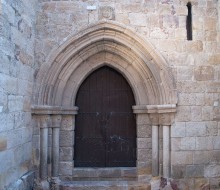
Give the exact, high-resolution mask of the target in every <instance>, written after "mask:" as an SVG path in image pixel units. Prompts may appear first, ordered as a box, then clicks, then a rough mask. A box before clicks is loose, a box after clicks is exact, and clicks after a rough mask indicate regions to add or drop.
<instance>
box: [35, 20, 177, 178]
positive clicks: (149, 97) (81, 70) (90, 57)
mask: <svg viewBox="0 0 220 190" xmlns="http://www.w3.org/2000/svg"><path fill="white" fill-rule="evenodd" d="M105 65H106V66H108V67H111V68H113V69H115V70H116V71H118V72H119V73H121V74H122V75H123V76H124V78H125V79H126V80H127V82H128V83H129V85H130V86H131V89H132V91H133V94H134V98H135V102H136V105H134V106H133V112H134V113H135V114H136V115H137V121H136V127H137V130H139V129H138V128H140V127H142V126H145V127H149V126H150V125H152V154H151V153H149V154H151V156H152V159H149V157H151V156H149V155H148V156H147V157H146V151H145V150H144V149H143V148H141V147H140V146H139V143H138V141H141V140H143V138H144V139H145V140H146V139H147V137H146V136H145V137H143V136H137V168H138V174H137V175H139V173H140V175H142V174H146V175H147V174H152V175H153V176H156V175H158V174H159V167H158V166H159V150H158V143H159V139H158V129H159V126H163V129H164V130H163V131H164V133H163V135H164V137H163V141H164V142H163V145H164V146H163V148H164V151H163V171H164V176H165V177H169V170H170V166H169V164H170V157H169V147H170V145H169V126H170V125H171V124H172V121H173V116H174V113H175V112H176V103H177V94H176V89H175V85H174V81H173V77H172V74H171V73H172V72H171V70H170V68H169V66H168V64H167V62H166V61H165V59H164V58H163V57H162V56H161V55H160V54H159V53H158V52H157V50H156V49H155V48H154V47H153V46H152V45H151V44H150V43H149V42H148V41H147V40H145V39H144V38H142V37H141V36H140V35H139V34H137V32H135V31H133V30H132V29H130V28H129V27H127V26H124V25H121V24H119V23H117V22H115V21H101V22H99V23H96V24H94V25H91V26H89V27H88V28H85V29H84V30H82V31H80V32H79V33H77V34H75V35H73V36H69V37H68V38H67V39H66V40H65V41H64V42H63V43H62V44H60V46H58V47H55V49H54V50H53V51H52V52H51V54H50V55H49V56H48V58H47V60H46V61H45V63H43V64H42V66H41V67H40V69H39V72H38V74H37V76H36V82H35V88H34V95H33V109H32V113H33V115H37V116H40V117H37V120H38V122H37V123H38V125H39V128H40V140H39V141H40V142H41V143H40V145H41V150H40V177H41V179H46V178H47V177H48V172H47V167H46V165H47V156H48V140H47V138H48V128H52V136H53V141H52V145H51V146H52V150H53V151H52V158H53V159H52V161H53V162H52V174H51V175H52V176H53V177H57V176H58V175H59V165H60V166H62V164H63V163H62V161H61V162H60V161H59V147H60V146H59V139H65V138H67V139H74V128H75V123H74V122H75V114H77V110H78V108H77V107H75V101H76V94H77V92H78V89H79V87H80V85H81V84H82V82H83V81H84V80H85V78H86V77H87V76H88V75H89V74H91V73H92V72H93V71H94V70H96V69H98V68H100V67H102V66H105ZM63 119H64V124H62V123H61V121H62V120H63ZM50 120H51V121H52V124H51V122H50ZM65 122H69V123H70V124H68V126H66V124H65ZM60 128H61V130H62V135H63V136H62V135H61V137H60V138H59V136H60V134H59V131H60ZM148 135H149V134H148ZM150 135H151V134H150ZM62 143H63V142H62ZM65 143H67V144H65ZM65 143H64V144H65V148H67V147H68V148H69V150H71V149H73V142H72V141H71V140H69V141H68V142H65ZM149 152H151V151H149ZM72 154H74V153H73V150H72ZM72 162H73V161H72V160H69V162H68V164H69V165H70V166H71V165H73V163H72ZM151 163H152V165H151ZM151 169H152V170H151Z"/></svg>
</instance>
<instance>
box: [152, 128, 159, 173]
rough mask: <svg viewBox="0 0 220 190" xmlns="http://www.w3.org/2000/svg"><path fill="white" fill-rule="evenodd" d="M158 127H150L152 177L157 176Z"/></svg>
mask: <svg viewBox="0 0 220 190" xmlns="http://www.w3.org/2000/svg"><path fill="white" fill-rule="evenodd" d="M158 132H159V127H158V126H156V125H153V126H152V175H153V176H158V175H159V135H158V134H159V133H158Z"/></svg>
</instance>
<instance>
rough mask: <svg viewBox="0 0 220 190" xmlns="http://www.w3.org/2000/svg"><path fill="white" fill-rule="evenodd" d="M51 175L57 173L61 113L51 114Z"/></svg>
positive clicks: (56, 174)
mask: <svg viewBox="0 0 220 190" xmlns="http://www.w3.org/2000/svg"><path fill="white" fill-rule="evenodd" d="M51 119H52V177H58V175H59V148H60V141H59V138H60V126H61V119H62V116H61V115H52V116H51Z"/></svg>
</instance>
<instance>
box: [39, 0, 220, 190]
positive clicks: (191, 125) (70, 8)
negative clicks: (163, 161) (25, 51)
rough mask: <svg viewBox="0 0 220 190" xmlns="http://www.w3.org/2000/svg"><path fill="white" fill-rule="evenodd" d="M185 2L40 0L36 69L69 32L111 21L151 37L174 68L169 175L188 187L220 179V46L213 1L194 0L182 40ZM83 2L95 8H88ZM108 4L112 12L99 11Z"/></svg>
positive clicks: (214, 186) (215, 183)
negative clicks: (175, 98)
mask: <svg viewBox="0 0 220 190" xmlns="http://www.w3.org/2000/svg"><path fill="white" fill-rule="evenodd" d="M187 3H188V1H187V0H120V1H118V0H77V1H70V0H65V1H57V0H56V1H55V0H54V1H52V0H50V1H49V0H41V1H40V7H41V11H40V12H39V14H38V15H37V23H36V52H35V53H36V54H35V55H36V63H37V64H38V67H39V66H40V65H41V64H42V63H43V62H44V61H45V60H46V58H47V56H48V54H49V53H50V52H51V50H52V49H53V48H54V47H56V46H58V45H59V44H62V43H63V42H64V41H65V40H66V39H67V37H68V36H70V35H73V34H74V33H76V32H77V31H79V30H81V29H83V28H85V27H86V26H88V25H89V24H92V23H95V22H97V21H98V20H100V19H102V18H104V19H113V20H115V21H116V22H119V23H122V24H124V25H128V26H130V27H132V28H133V29H134V30H136V31H138V33H139V34H140V35H142V37H143V38H146V39H147V40H149V41H150V42H151V43H152V44H153V45H154V46H155V47H156V48H157V50H158V52H160V53H161V54H162V55H163V57H164V58H165V59H166V60H167V62H168V64H169V66H170V67H171V68H172V71H173V73H172V74H173V76H174V78H175V82H176V88H177V91H178V111H177V114H176V118H175V123H174V124H173V126H172V129H171V137H172V138H171V144H172V146H171V150H172V152H171V165H172V171H171V177H172V178H175V179H181V178H189V181H188V182H187V183H188V184H189V186H190V188H191V189H194V188H195V189H200V188H201V185H203V184H205V183H210V186H211V188H212V189H219V188H220V187H219V182H220V45H219V34H220V33H219V30H218V10H217V1H216V0H199V1H198V0H192V1H191V3H192V23H193V40H192V41H187V40H186V16H187V13H188V11H187V7H186V4H187ZM87 6H96V9H95V10H87ZM106 6H110V7H111V11H112V13H111V15H110V16H109V15H105V14H103V13H102V9H103V7H106Z"/></svg>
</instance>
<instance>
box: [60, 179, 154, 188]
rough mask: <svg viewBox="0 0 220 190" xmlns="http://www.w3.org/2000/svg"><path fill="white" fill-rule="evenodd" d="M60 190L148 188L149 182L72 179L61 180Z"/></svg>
mask: <svg viewBox="0 0 220 190" xmlns="http://www.w3.org/2000/svg"><path fill="white" fill-rule="evenodd" d="M59 187H60V190H88V189H90V190H150V189H151V186H150V184H146V183H139V182H137V181H72V182H61V183H60V185H59Z"/></svg>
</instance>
